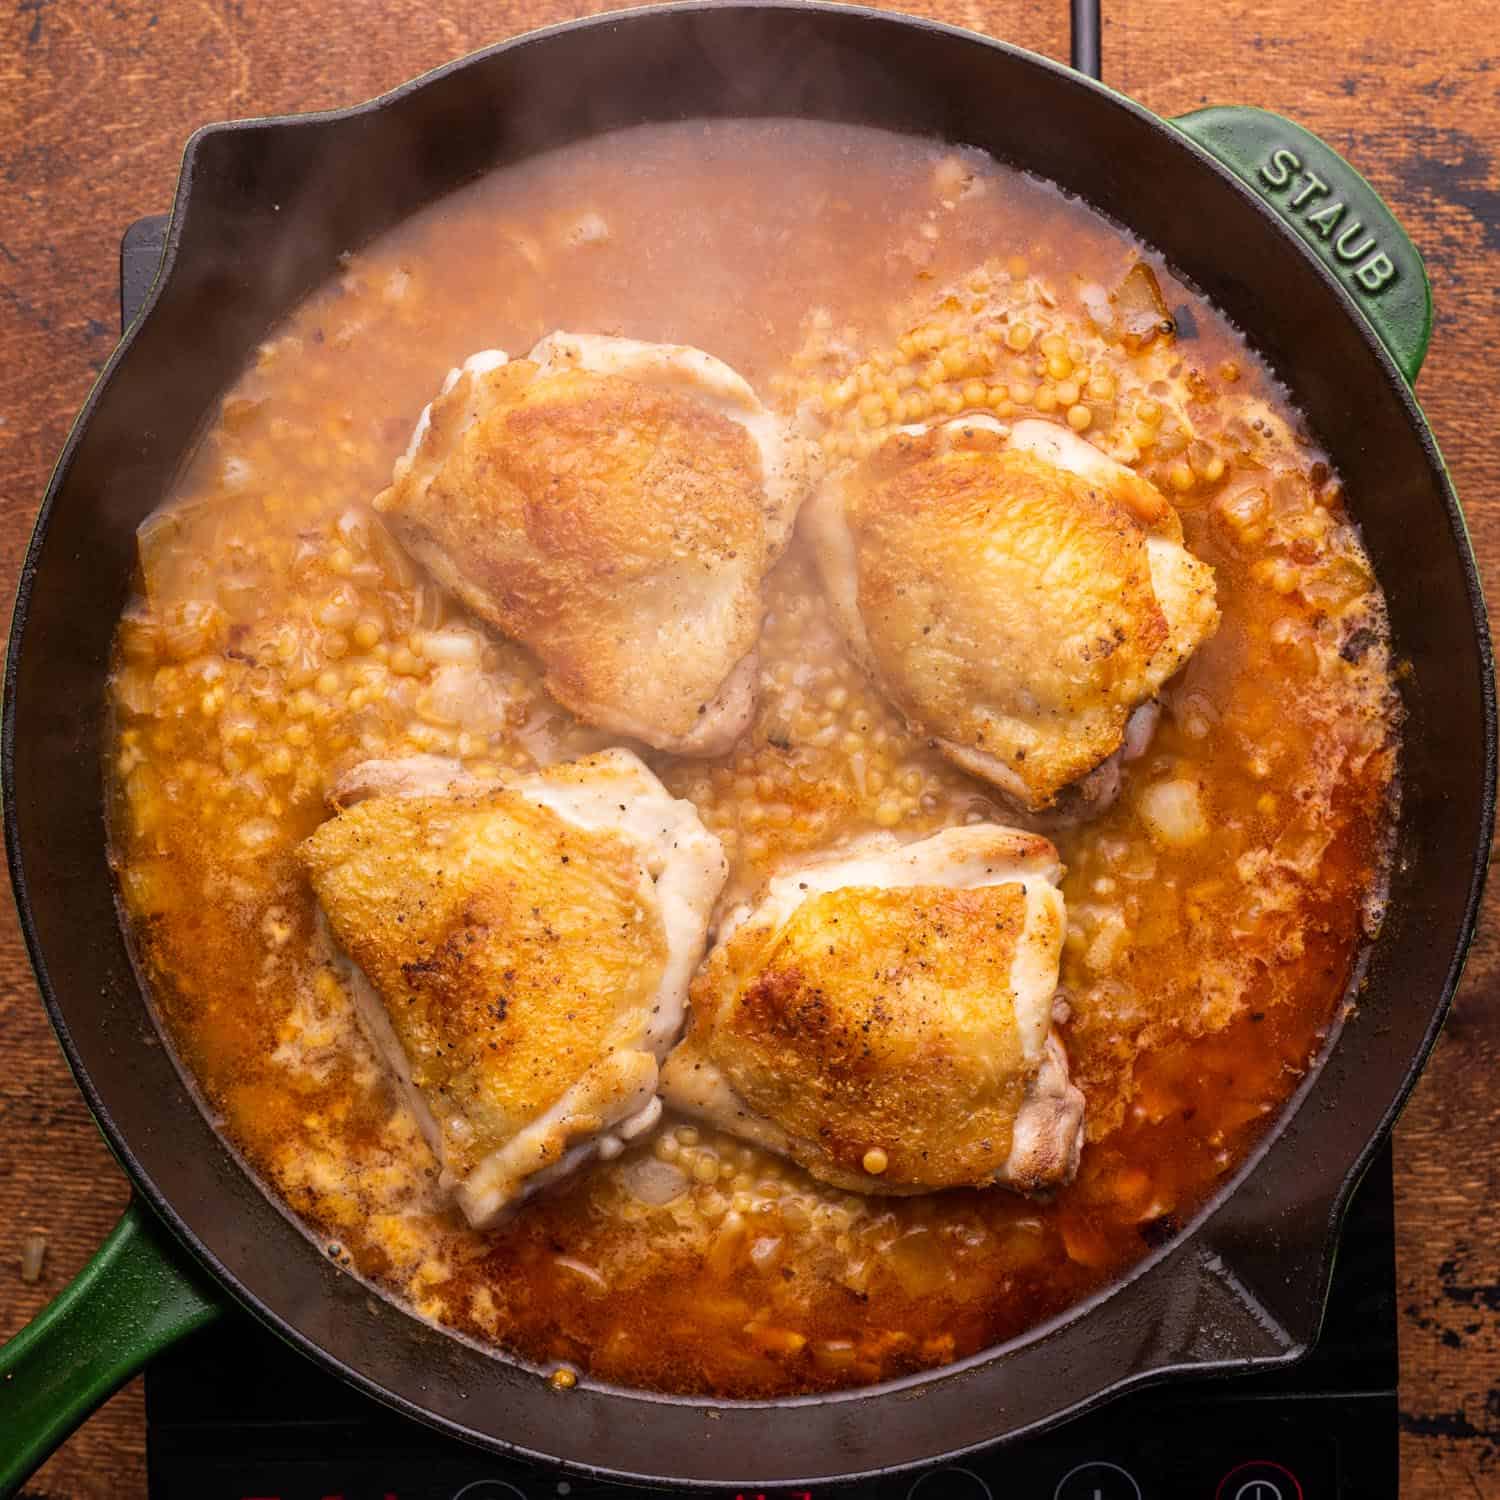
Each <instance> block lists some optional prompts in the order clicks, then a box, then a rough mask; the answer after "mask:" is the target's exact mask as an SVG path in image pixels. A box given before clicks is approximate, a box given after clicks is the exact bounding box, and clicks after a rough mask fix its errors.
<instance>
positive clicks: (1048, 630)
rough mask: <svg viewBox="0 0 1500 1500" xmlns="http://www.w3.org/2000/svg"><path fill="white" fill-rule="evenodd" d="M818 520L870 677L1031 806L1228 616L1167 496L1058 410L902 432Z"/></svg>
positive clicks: (827, 496)
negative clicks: (1063, 422) (1047, 417)
mask: <svg viewBox="0 0 1500 1500" xmlns="http://www.w3.org/2000/svg"><path fill="white" fill-rule="evenodd" d="M806 524H807V527H808V532H809V535H810V537H811V540H812V543H813V546H814V549H815V551H816V553H817V557H818V563H819V567H820V570H821V571H822V574H823V577H824V580H825V584H826V586H827V588H828V590H829V595H830V599H831V601H832V603H833V606H834V610H835V613H836V615H837V616H838V618H839V621H840V624H841V626H842V628H843V630H844V633H845V635H846V636H847V638H848V639H849V642H850V645H851V647H852V649H853V650H854V652H855V654H856V655H857V657H858V658H859V659H860V661H861V663H862V664H863V665H864V667H865V669H866V670H867V671H868V672H869V674H870V675H871V677H872V678H873V679H874V681H875V682H876V683H877V684H878V685H879V686H880V688H881V689H882V691H884V692H885V693H886V694H887V695H888V696H889V697H890V699H891V700H892V702H893V703H895V704H896V706H897V707H898V708H899V709H900V710H901V712H902V713H903V714H904V715H905V717H906V718H907V720H908V722H909V723H910V724H911V725H912V726H913V727H914V728H915V729H917V730H918V731H919V732H921V733H924V734H927V735H930V736H931V737H932V739H933V741H934V742H935V743H936V745H937V746H938V747H939V748H940V749H941V750H942V751H943V753H944V754H945V755H947V756H948V757H949V758H950V759H952V760H954V761H955V762H957V763H958V764H959V765H961V766H963V767H964V768H965V769H966V770H969V771H971V772H973V773H974V774H976V775H978V776H981V777H983V778H985V779H986V780H988V781H990V782H992V783H993V784H994V785H996V786H997V787H998V788H999V789H1000V790H1001V791H1003V792H1004V793H1005V794H1006V795H1007V797H1009V798H1010V799H1011V800H1012V801H1013V802H1015V803H1016V804H1018V805H1019V806H1021V807H1023V808H1025V809H1028V810H1031V811H1039V810H1042V809H1045V808H1048V807H1050V806H1052V805H1053V804H1054V803H1055V802H1056V801H1057V799H1058V796H1059V794H1060V793H1061V792H1062V791H1063V790H1064V789H1065V788H1067V787H1069V786H1070V785H1071V784H1072V783H1075V782H1077V781H1078V780H1079V778H1081V777H1083V776H1085V775H1086V774H1087V773H1088V772H1090V771H1091V770H1093V769H1094V768H1095V767H1096V766H1098V765H1099V764H1100V763H1101V762H1102V761H1104V760H1105V759H1106V758H1107V757H1109V756H1111V755H1113V754H1114V753H1115V752H1116V751H1117V750H1119V748H1120V746H1121V743H1122V740H1123V739H1124V737H1125V728H1126V724H1127V721H1128V720H1129V718H1130V716H1131V713H1132V712H1133V711H1134V710H1135V709H1136V708H1137V707H1138V706H1140V705H1142V704H1144V703H1147V702H1148V701H1149V700H1150V699H1151V698H1152V696H1153V695H1154V694H1155V692H1156V691H1157V689H1158V688H1159V687H1160V686H1161V685H1162V683H1163V682H1165V681H1166V679H1167V678H1168V677H1170V676H1171V675H1172V674H1173V673H1174V672H1176V671H1177V670H1178V669H1179V668H1180V667H1181V666H1182V665H1183V664H1184V663H1185V662H1186V661H1187V659H1188V657H1189V656H1190V655H1191V654H1192V652H1193V651H1194V650H1195V649H1196V648H1197V646H1198V645H1199V644H1200V643H1201V642H1202V641H1203V640H1204V639H1205V638H1206V637H1207V636H1208V635H1210V634H1211V633H1212V632H1213V630H1214V629H1215V627H1216V625H1217V623H1218V610H1217V607H1216V605H1215V602H1214V581H1213V573H1212V570H1211V569H1210V568H1209V567H1208V565H1207V564H1205V563H1203V562H1200V561H1199V560H1198V559H1197V558H1195V557H1193V556H1192V554H1191V553H1190V552H1188V551H1187V549H1186V547H1185V546H1184V545H1183V538H1182V525H1181V522H1180V520H1179V519H1178V516H1177V514H1176V512H1175V511H1174V510H1173V509H1172V507H1171V506H1170V505H1169V504H1168V503H1167V502H1166V501H1165V500H1164V499H1163V498H1162V496H1161V495H1160V494H1159V493H1158V492H1157V491H1156V490H1155V489H1154V488H1153V487H1152V486H1151V485H1150V484H1149V483H1147V482H1146V481H1145V480H1143V479H1141V478H1140V477H1139V476H1137V475H1135V474H1134V473H1132V472H1131V471H1130V470H1128V469H1125V468H1123V467H1122V466H1121V465H1119V464H1115V463H1113V462H1112V461H1111V460H1110V459H1108V458H1106V457H1105V455H1104V454H1102V453H1099V452H1098V450H1096V449H1094V448H1092V447H1090V446H1089V445H1088V444H1087V443H1085V442H1084V441H1083V440H1082V439H1080V438H1078V437H1077V436H1076V435H1075V434H1073V433H1071V432H1069V431H1068V430H1067V429H1065V428H1061V427H1057V426H1055V425H1054V424H1051V423H1045V422H1035V421H1033V422H1023V423H1018V424H1016V427H1015V428H1014V429H1013V430H1007V429H1004V428H1001V427H1000V426H999V425H998V424H996V423H995V422H993V421H992V420H986V419H983V418H980V419H976V420H973V421H963V420H960V421H958V422H955V423H951V424H948V425H947V426H946V427H943V428H935V429H927V430H910V431H901V432H898V433H896V434H894V435H893V436H892V437H891V438H890V439H888V440H887V442H886V443H884V444H883V445H882V446H881V447H880V448H879V449H877V450H876V452H875V453H874V454H872V455H871V456H870V457H869V458H868V459H867V460H865V462H864V463H862V464H860V465H858V466H856V467H854V468H852V469H848V470H846V471H844V472H843V473H841V474H839V475H836V476H834V477H832V478H831V479H830V480H829V482H828V483H827V485H826V486H825V487H824V490H823V492H822V493H821V494H820V495H819V496H818V497H817V499H816V500H815V501H814V502H813V503H812V504H811V505H810V506H809V507H808V512H807V518H806Z"/></svg>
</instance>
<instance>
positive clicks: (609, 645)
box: [375, 333, 805, 755]
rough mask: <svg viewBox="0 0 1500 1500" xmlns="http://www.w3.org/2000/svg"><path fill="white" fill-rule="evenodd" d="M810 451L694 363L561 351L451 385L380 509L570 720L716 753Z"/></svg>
mask: <svg viewBox="0 0 1500 1500" xmlns="http://www.w3.org/2000/svg"><path fill="white" fill-rule="evenodd" d="M803 447H804V445H803V444H801V443H800V442H799V441H798V440H796V439H795V438H794V437H793V436H792V435H791V434H790V433H789V432H788V431H787V430H786V429H785V427H784V425H783V424H782V423H781V422H780V421H779V420H778V419H777V418H776V417H775V416H774V415H773V414H772V413H771V412H769V411H768V410H767V409H766V408H765V407H764V406H762V405H761V402H760V400H759V398H758V397H757V396H756V394H755V392H754V391H753V390H752V389H751V388H750V386H749V385H748V384H747V383H746V382H745V381H744V380H743V379H742V378H741V377H740V376H739V375H737V374H736V373H735V372H734V371H733V370H732V369H730V368H729V366H728V365H726V364H723V363H722V362H721V361H719V360H717V359H714V358H712V357H711V356H709V355H707V354H704V353H703V352H702V351H701V350H698V349H691V348H688V347H686V346H684V345H678V344H647V343H640V342H638V341H636V340H634V339H619V338H605V337H601V336H598V335H591V334H570V333H553V334H549V335H548V336H547V337H546V338H544V339H543V340H542V341H541V342H540V343H539V344H537V345H536V346H535V348H533V349H532V350H531V352H530V354H529V355H528V356H527V357H526V358H525V359H522V360H516V361H509V360H507V358H506V356H505V355H504V354H502V353H500V352H499V351H490V352H487V353H484V354H479V355H475V356H474V357H473V358H472V359H470V360H469V361H468V362H467V363H466V364H465V365H464V367H463V368H462V369H461V370H455V371H453V372H452V373H451V374H450V375H449V377H448V381H447V383H446V384H445V385H444V387H443V390H442V392H441V394H440V395H439V396H438V397H437V399H436V400H435V401H434V402H433V403H432V405H431V406H429V407H428V408H427V410H426V411H424V412H423V413H422V418H421V421H420V422H419V423H418V425H417V430H416V432H415V434H414V435H413V437H412V441H411V446H410V447H409V448H408V449H407V452H406V453H405V455H404V456H403V457H402V458H401V459H399V460H398V461H397V463H396V468H395V473H394V476H393V479H392V483H391V485H390V487H389V488H388V489H387V490H385V491H384V492H383V493H382V494H381V495H380V496H378V497H377V499H376V501H375V505H376V508H377V509H379V510H381V511H383V512H384V513H385V515H386V518H387V519H388V521H389V522H390V524H391V526H392V528H393V529H394V531H395V532H396V535H397V536H398V537H399V538H400V540H401V542H402V543H403V545H404V546H405V547H406V548H407V550H408V551H409V552H410V553H411V554H412V555H413V556H414V557H415V558H416V559H417V561H418V562H419V563H421V565H422V566H423V567H425V568H426V569H427V570H428V571H429V572H430V573H431V574H432V575H433V576H434V577H435V578H437V579H438V581H439V582H440V583H442V584H443V585H444V586H445V587H446V588H448V589H449V590H451V591H452V592H453V593H454V594H456V595H457V596H458V598H459V599H461V600H462V601H463V603H464V604H465V605H466V606H467V607H468V608H469V609H470V610H472V611H473V612H474V614H476V615H478V616H479V617H480V618H481V619H482V620H484V621H486V622H487V623H488V624H490V625H492V626H493V627H494V628H495V629H496V630H499V631H500V632H502V633H503V634H505V635H507V636H510V637H511V638H512V639H514V640H517V641H519V642H521V643H522V644H523V645H524V646H526V647H527V648H529V649H530V650H531V651H532V652H533V653H535V655H536V656H537V657H538V659H539V660H540V661H541V664H542V666H543V667H544V668H545V671H546V682H547V688H548V691H549V692H550V693H551V694H552V695H553V697H555V698H556V699H557V701H558V702H559V703H561V704H562V705H563V706H564V707H565V708H568V709H570V710H571V711H572V712H574V713H575V714H577V715H578V716H579V717H580V718H582V719H585V720H587V721H589V722H590V723H593V724H598V725H600V726H601V727H603V728H605V729H610V730H614V731H616V732H618V733H620V734H624V735H629V736H631V737H633V738H635V739H639V740H644V741H645V742H646V743H647V744H650V745H655V746H657V747H658V748H660V749H663V750H672V751H676V752H678V753H681V754H689V755H712V754H717V753H719V752H720V751H723V750H726V749H727V748H728V747H729V746H730V745H731V744H733V743H734V741H735V740H736V739H737V738H738V737H739V736H740V735H741V734H742V733H743V732H744V730H745V729H746V727H747V726H748V724H749V722H750V718H751V715H752V713H753V711H754V691H755V672H756V658H755V648H756V643H757V640H758V638H759V634H760V623H761V613H762V610H761V596H760V585H761V580H762V578H763V577H764V576H765V574H766V572H767V570H768V569H769V568H770V566H771V564H772V563H774V562H775V560H776V558H777V557H778V556H779V555H780V553H781V550H782V548H783V547H784V546H785V545H786V541H787V538H788V536H789V535H790V533H791V528H792V523H793V522H794V520H795V519H796V513H797V508H798V506H799V504H800V503H801V500H802V496H803V492H804V485H805V477H804V476H805V466H804V464H803V462H802V453H803Z"/></svg>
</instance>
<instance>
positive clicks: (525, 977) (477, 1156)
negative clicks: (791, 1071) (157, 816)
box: [301, 751, 725, 1224]
mask: <svg viewBox="0 0 1500 1500" xmlns="http://www.w3.org/2000/svg"><path fill="white" fill-rule="evenodd" d="M357 780H358V782H359V783H360V785H359V786H358V788H357V794H358V795H360V796H362V798H363V800H359V801H357V802H355V803H354V804H353V805H348V803H349V801H350V792H349V790H348V788H347V787H345V788H344V789H341V790H340V791H338V792H336V794H335V796H336V800H337V801H339V802H342V803H343V804H344V805H343V806H342V808H341V810H340V811H339V812H338V813H337V815H336V816H335V817H333V818H331V819H329V821H328V822H326V823H324V824H323V825H322V827H320V828H319V829H318V830H317V831H316V832H315V833H314V834H313V835H312V836H311V837H310V838H309V839H308V840H306V842H305V843H304V844H303V845H302V848H301V857H302V861H303V864H304V866H305V868H306V869H307V872H308V875H309V877H310V879H311V881H312V885H313V889H314V891H315V892H316V894H317V896H318V900H319V902H320V904H321V906H322V910H323V913H324V915H325V916H326V918H327V920H328V924H329V926H330V928H331V929H332V931H333V934H334V936H335V937H336V938H337V940H338V943H339V945H340V947H341V948H342V950H343V952H344V953H345V954H346V955H347V956H348V958H349V960H350V961H351V962H352V963H353V965H355V966H356V969H357V973H356V975H355V977H354V983H355V986H356V1000H357V1001H359V1002H360V1005H361V1010H362V1014H363V1019H364V1021H365V1023H366V1028H367V1030H368V1031H369V1032H370V1034H371V1036H372V1038H373V1040H374V1041H375V1042H376V1044H377V1046H378V1047H379V1049H380V1050H381V1051H382V1052H383V1053H384V1054H385V1056H386V1058H387V1060H388V1062H389V1063H390V1065H391V1066H392V1067H393V1068H394V1070H395V1071H396V1074H397V1077H398V1079H399V1081H400V1082H401V1083H403V1084H404V1085H405V1086H406V1088H407V1090H408V1093H409V1096H410V1098H411V1102H412V1104H413V1107H414V1108H415V1109H416V1111H417V1114H418V1118H419V1121H420V1122H421V1123H422V1125H423V1127H424V1129H425V1131H426V1133H427V1134H428V1137H429V1139H430V1141H431V1142H432V1144H433V1147H434V1149H435V1151H436V1152H437V1154H438V1156H439V1159H440V1161H441V1163H442V1167H443V1178H444V1181H445V1183H446V1184H447V1185H448V1186H450V1187H452V1188H453V1189H454V1190H455V1192H456V1194H457V1197H458V1200H459V1203H460V1206H461V1207H462V1208H463V1209H464V1211H465V1212H466V1213H467V1214H468V1216H469V1217H470V1218H471V1219H472V1220H473V1221H474V1222H475V1223H479V1224H484V1223H488V1222H491V1221H492V1220H493V1219H494V1218H495V1217H496V1216H497V1215H498V1214H499V1213H500V1212H501V1211H502V1210H503V1209H504V1208H506V1207H507V1206H508V1205H509V1204H510V1203H511V1202H513V1201H515V1200H516V1199H518V1198H519V1197H521V1196H524V1195H525V1193H527V1192H529V1191H531V1190H532V1189H533V1188H534V1187H536V1186H538V1185H541V1184H542V1183H544V1182H546V1181H550V1180H552V1179H553V1178H554V1177H555V1176H557V1175H559V1174H560V1172H561V1171H563V1170H566V1168H567V1166H568V1165H570V1164H571V1163H572V1162H576V1161H577V1160H580V1159H582V1155H583V1154H584V1152H585V1150H586V1149H587V1148H589V1147H591V1146H592V1145H594V1144H595V1143H597V1142H599V1141H601V1140H607V1138H608V1132H610V1131H611V1129H613V1128H618V1129H619V1131H620V1132H621V1133H623V1135H624V1136H626V1137H628V1136H629V1135H631V1134H634V1133H638V1130H639V1129H644V1128H646V1127H647V1126H649V1124H651V1123H652V1122H653V1121H654V1119H655V1117H656V1113H657V1111H658V1109H659V1106H657V1105H656V1103H655V1093H656V1085H657V1074H658V1063H659V1060H660V1059H661V1058H662V1057H664V1056H665V1054H666V1051H667V1049H668V1047H670V1045H671V1044H672V1042H673V1041H674V1040H675V1038H676V1035H677V1032H678V1030H679V1028H680V1025H681V1019H682V1012H683V1003H684V1000H685V997H686V988H687V981H688V977H689V975H690V974H691V972H692V969H693V967H694V966H695V965H696V963H697V961H698V959H699V957H700V956H701V953H702V950H703V945H704V940H705V934H706V930H707V924H708V917H709V912H710V910H711V908H712V905H713V902H714V900H715V899H716V897H717V895H718V892H719V888H720V886H721V885H722V883H723V879H724V873H725V866H724V861H723V855H722V851H721V850H720V848H719V845H718V841H717V840H716V839H715V838H714V837H713V835H711V834H709V833H708V832H707V830H705V829H703V828H702V826H701V824H699V822H698V819H697V815H696V814H695V813H694V812H693V811H692V809H691V807H690V806H689V805H688V804H686V803H682V802H678V801H676V800H675V799H672V798H671V797H669V796H668V795H667V794H666V792H665V790H664V789H663V788H662V787H661V786H660V783H658V782H656V780H655V778H654V777H652V776H651V774H650V772H649V771H647V770H646V768H645V767H644V766H642V765H641V764H640V762H639V761H637V760H636V759H635V757H633V756H630V755H628V754H625V753H624V752H620V751H614V752H610V753H608V754H606V755H602V756H597V757H594V758H593V759H592V760H591V761H584V762H580V763H577V764H575V765H572V766H561V767H554V768H551V769H550V770H548V771H545V772H542V773H539V774H538V775H535V776H530V777H519V778H516V780H515V782H514V783H513V784H512V785H511V786H496V785H493V784H491V785H481V784H479V783H476V782H474V781H473V780H472V779H470V778H467V777H465V776H464V775H463V774H462V772H461V770H460V768H458V767H457V766H456V765H455V764H454V763H450V762H444V761H440V760H436V759H435V758H433V757H417V758H414V760H413V761H411V762H406V763H402V762H394V763H374V764H373V765H372V766H370V767H362V768H360V769H359V772H358V773H357Z"/></svg>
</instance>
